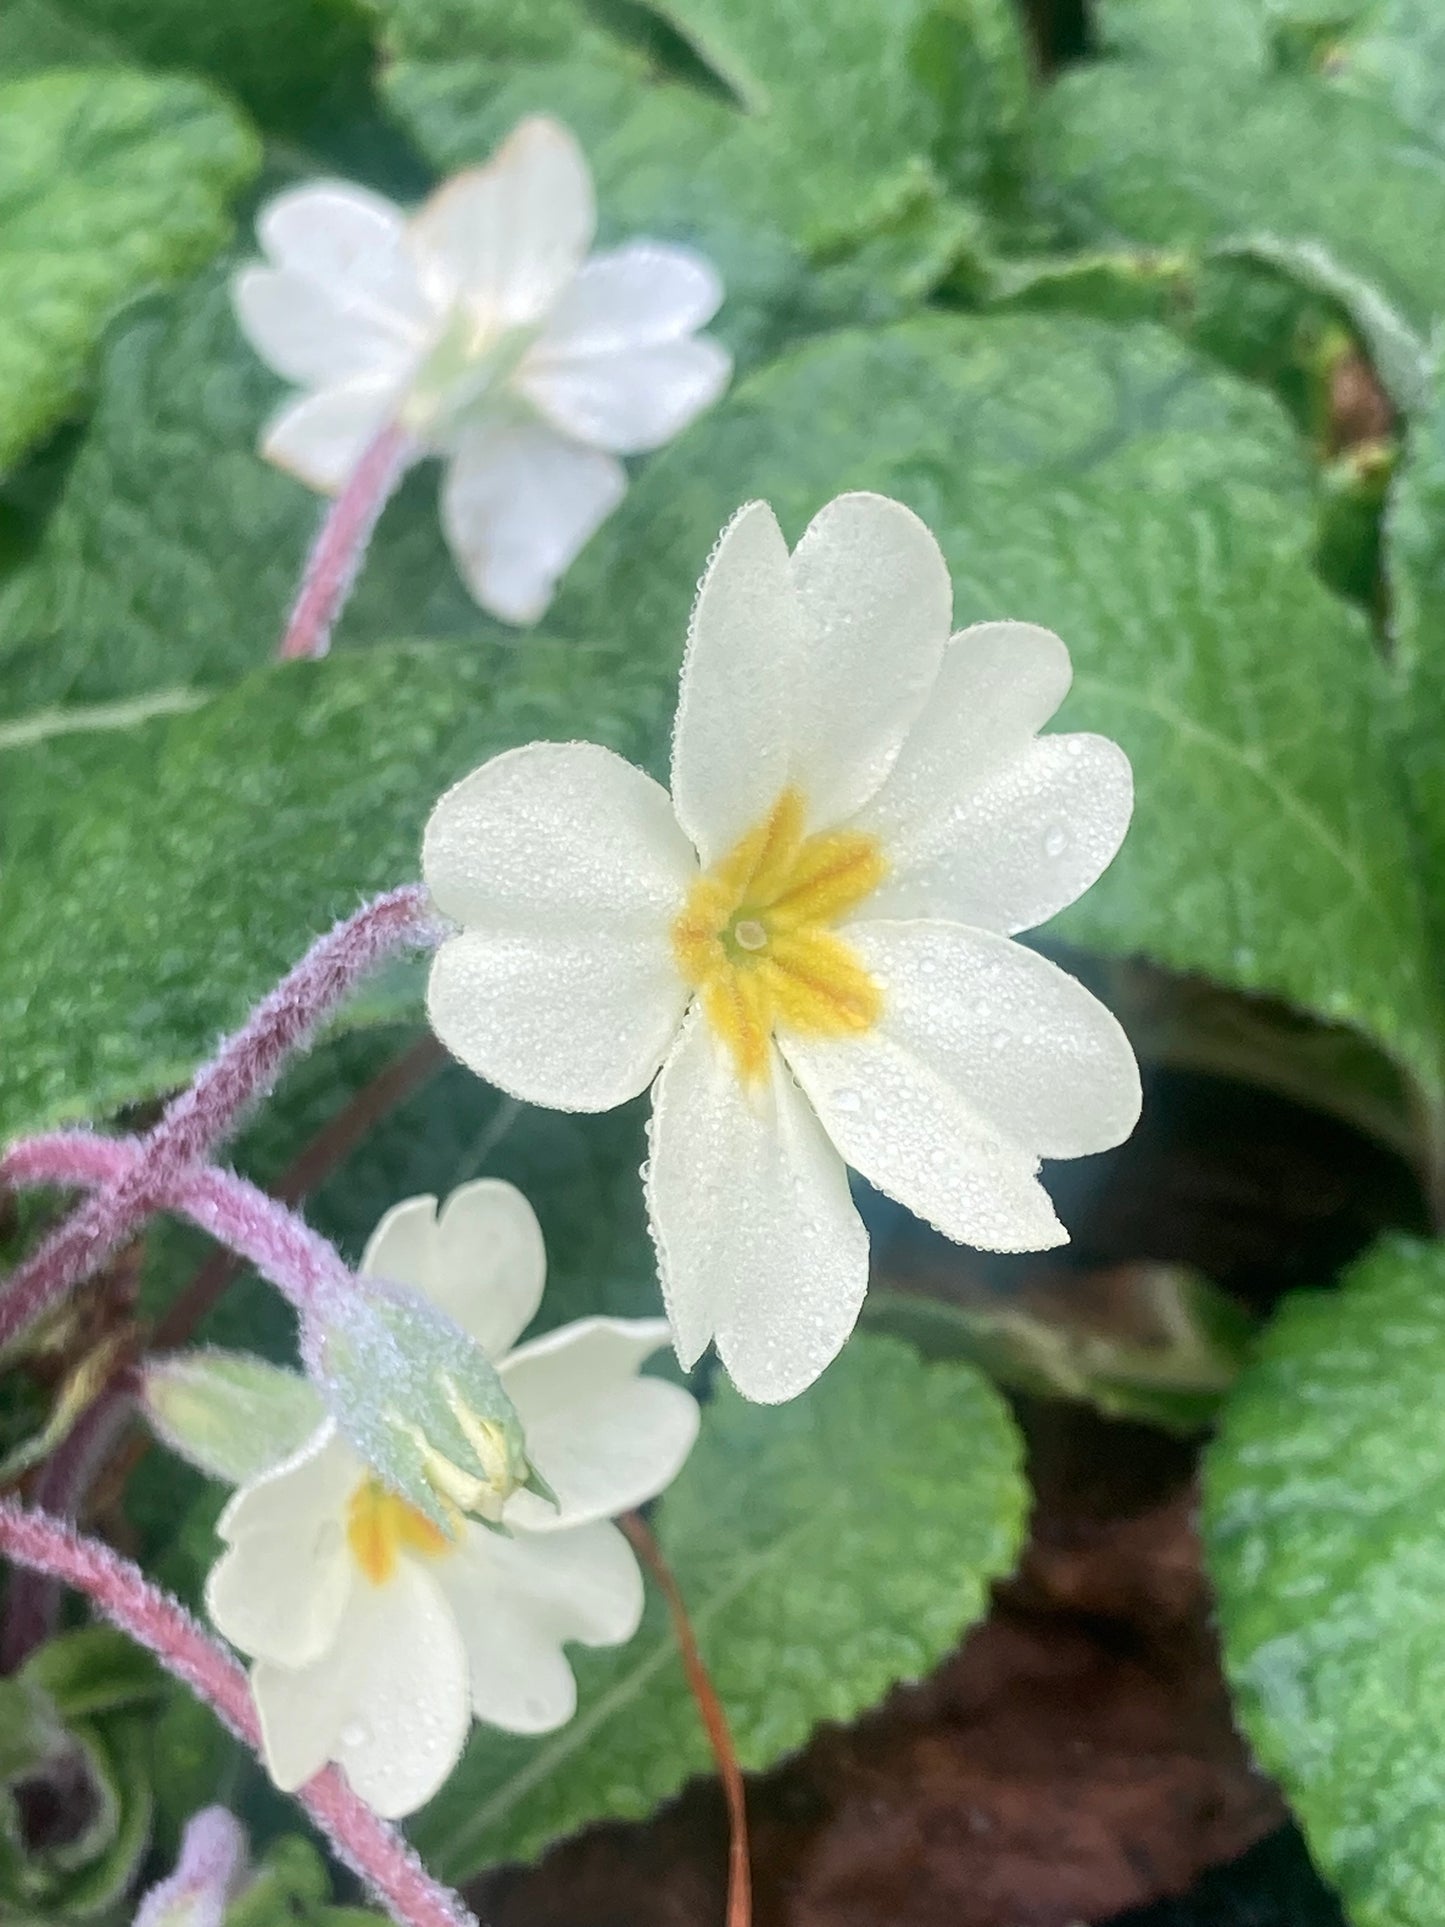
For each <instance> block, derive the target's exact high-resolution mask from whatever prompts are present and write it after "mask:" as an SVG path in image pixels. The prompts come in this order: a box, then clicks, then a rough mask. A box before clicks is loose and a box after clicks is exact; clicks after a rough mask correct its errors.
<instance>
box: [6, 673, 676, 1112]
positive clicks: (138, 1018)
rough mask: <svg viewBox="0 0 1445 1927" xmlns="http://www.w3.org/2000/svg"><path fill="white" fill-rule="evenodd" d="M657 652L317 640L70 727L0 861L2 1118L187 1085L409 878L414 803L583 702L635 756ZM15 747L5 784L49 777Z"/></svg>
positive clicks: (417, 826)
mask: <svg viewBox="0 0 1445 1927" xmlns="http://www.w3.org/2000/svg"><path fill="white" fill-rule="evenodd" d="M659 645H660V647H662V648H664V649H665V650H666V651H667V657H668V659H669V660H668V661H667V666H666V668H665V669H662V670H659V667H658V665H657V663H656V661H655V660H654V661H653V662H651V663H649V661H648V659H647V656H646V654H645V652H644V651H642V650H634V651H632V652H631V653H630V654H629V652H628V651H627V650H626V649H625V648H622V647H618V648H614V649H605V648H604V649H597V650H594V651H590V652H589V651H583V650H575V649H569V648H566V647H564V646H559V645H556V644H552V643H548V642H546V641H544V640H542V639H541V638H540V637H538V638H533V639H532V640H530V641H529V642H528V644H527V645H526V647H525V648H516V647H512V646H508V645H502V646H500V647H493V648H491V649H489V650H487V651H486V652H485V653H483V652H481V651H471V650H469V651H457V650H450V649H444V648H440V647H438V648H432V649H426V648H404V649H395V650H371V651H362V652H357V653H354V654H351V655H334V656H332V657H329V658H328V659H327V660H326V661H324V662H320V663H309V664H302V665H296V664H281V665H277V666H275V667H273V668H269V669H265V670H262V671H260V672H258V673H257V674H256V675H254V676H252V677H251V678H249V679H248V680H247V681H245V682H242V683H241V684H239V685H238V686H237V688H236V689H235V690H234V691H233V692H232V693H230V694H228V695H226V696H223V697H220V698H218V699H217V700H215V701H214V702H212V703H209V704H207V705H206V706H205V707H203V708H200V709H196V710H193V711H191V712H190V713H188V714H183V715H177V716H173V717H169V718H159V719H157V720H155V721H152V722H150V723H147V724H145V725H143V726H142V727H140V728H138V729H135V730H132V731H125V732H120V731H114V732H109V733H101V734H99V735H98V736H96V737H92V738H90V739H89V740H90V742H91V745H92V747H93V749H94V755H93V757H92V759H91V762H90V766H89V770H88V775H89V779H90V780H89V781H88V782H87V783H86V784H85V785H84V787H83V788H82V790H81V792H80V793H79V794H78V795H77V796H75V797H73V798H70V799H69V800H68V801H67V802H66V803H65V805H64V806H63V816H62V818H61V823H60V825H59V826H58V827H57V828H56V829H54V831H53V832H52V834H49V835H45V836H39V835H37V836H36V837H34V838H32V839H30V840H27V841H23V842H21V844H20V845H19V846H18V847H17V848H14V849H13V850H12V851H11V853H10V856H9V860H8V861H7V863H6V865H5V866H4V869H3V872H0V984H3V990H0V1030H3V1031H4V1034H5V1035H6V1037H7V1039H9V1040H10V1042H9V1043H8V1044H7V1049H6V1052H5V1055H4V1062H3V1064H0V1133H3V1134H5V1135H9V1134H10V1133H12V1132H18V1131H21V1130H24V1129H26V1128H33V1127H34V1126H36V1125H38V1124H40V1123H41V1122H42V1121H43V1120H60V1119H62V1118H76V1117H85V1116H100V1115H103V1114H104V1113H106V1112H108V1111H110V1110H112V1109H114V1108H115V1107H117V1106H118V1105H120V1104H122V1103H126V1102H129V1101H131V1100H133V1099H136V1098H139V1097H141V1096H144V1095H147V1094H149V1095H154V1094H157V1093H159V1092H161V1091H163V1090H165V1089H168V1088H170V1087H171V1086H173V1085H175V1084H178V1083H181V1082H184V1080H185V1079H186V1078H187V1077H188V1076H189V1075H190V1072H191V1070H192V1069H193V1067H194V1066H195V1064H196V1063H198V1062H199V1061H200V1060H201V1058H202V1057H204V1056H205V1055H206V1054H207V1053H208V1052H209V1050H210V1048H211V1046H212V1044H213V1043H214V1040H215V1037H216V1035H217V1034H218V1032H220V1031H222V1030H224V1029H226V1028H228V1027H231V1026H234V1025H235V1024H236V1023H237V1022H238V1021H239V1020H240V1019H241V1018H242V1017H243V1016H244V1014H245V1012H246V1010H247V1008H248V1007H249V1005H250V1003H251V1002H252V1001H253V1000H254V998H255V997H256V996H258V995H259V994H260V993H261V992H262V991H264V990H265V989H266V987H267V986H268V985H269V984H270V983H272V982H274V981H275V980H276V978H278V977H279V976H280V975H281V974H282V973H283V972H284V971H285V970H286V969H287V968H288V967H289V965H290V964H292V963H293V962H295V960H296V959H297V957H299V956H300V955H301V954H302V952H303V951H304V950H305V949H306V947H307V945H308V943H309V942H310V941H311V940H312V938H313V937H314V936H315V935H317V934H318V933H319V932H320V931H321V930H323V929H325V928H326V926H327V924H328V923H329V922H330V921H331V920H332V919H333V918H335V917H337V916H342V915H345V914H347V913H349V912H350V911H351V910H353V909H355V907H356V905H357V903H358V902H359V901H360V900H361V898H362V897H363V896H365V895H366V894H368V893H370V892H373V891H376V890H379V889H383V888H386V887H388V886H390V885H393V884H396V883H399V882H403V881H405V880H406V879H407V878H408V877H411V876H415V874H416V870H417V864H418V853H419V848H420V836H421V829H422V825H423V823H424V822H425V819H426V816H427V814H428V813H429V811H430V809H431V806H432V804H433V803H434V802H435V800H436V798H437V797H438V796H439V795H440V794H441V792H442V790H443V789H444V788H445V787H446V786H447V785H448V784H449V783H451V782H454V781H455V780H456V779H457V778H458V777H460V776H462V775H464V774H465V773H466V772H467V771H468V770H469V769H471V768H473V767H474V766H475V765H476V764H477V763H479V762H482V761H484V760H485V759H486V758H487V757H488V756H490V755H492V754H494V753H495V752H496V751H498V750H500V749H503V748H506V747H508V746H510V745H511V744H513V743H517V742H524V741H527V740H529V739H530V738H532V737H534V736H537V735H548V734H558V733H561V734H575V733H576V731H577V728H578V725H579V724H581V723H583V722H584V719H585V727H586V728H587V730H588V733H589V734H591V735H594V736H596V737H597V738H599V739H600V740H602V741H605V742H610V743H611V744H612V745H613V746H614V747H617V748H619V749H621V750H623V751H624V752H630V753H632V754H634V755H635V754H636V753H637V752H638V749H639V747H640V739H641V738H642V736H643V732H644V730H645V731H647V732H648V733H649V734H651V735H656V734H658V733H660V731H661V730H662V729H663V728H664V727H665V722H664V719H665V717H666V715H667V713H668V712H670V709H671V681H672V671H671V659H672V658H673V656H674V650H675V644H674V643H673V641H672V639H670V638H660V639H659ZM42 747H43V746H42ZM34 756H35V752H33V751H32V752H29V753H27V752H25V751H23V750H21V751H15V752H13V753H12V756H11V757H10V758H9V759H7V764H6V783H7V793H8V794H16V795H21V794H23V793H24V791H25V790H26V787H27V785H30V784H35V783H42V784H43V783H46V782H47V781H48V780H49V775H50V765H49V763H48V761H47V759H46V758H45V757H44V756H43V755H40V756H38V760H32V759H33V758H34ZM368 1015H369V1016H370V1018H371V1020H372V1021H375V1018H376V1015H377V1006H376V1004H375V1003H373V1004H372V1005H371V1006H370V1008H369V1011H368Z"/></svg>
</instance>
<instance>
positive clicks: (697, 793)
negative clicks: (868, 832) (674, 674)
mask: <svg viewBox="0 0 1445 1927" xmlns="http://www.w3.org/2000/svg"><path fill="white" fill-rule="evenodd" d="M810 646H811V632H810V630H809V628H808V623H807V619H806V617H805V616H804V614H803V608H802V604H801V602H800V600H799V597H798V592H797V590H796V588H795V587H794V585H793V571H792V564H791V562H790V560H789V557H788V545H787V543H786V542H785V541H784V540H783V532H782V530H781V529H780V528H779V527H778V521H777V517H776V516H775V515H774V514H773V511H772V510H771V509H770V508H769V507H768V505H767V503H766V502H749V503H748V505H747V506H746V508H741V509H739V510H738V512H737V514H736V515H735V516H734V517H733V519H732V521H731V522H729V524H728V525H727V527H726V528H725V529H724V530H723V532H722V534H721V536H720V537H719V538H718V544H717V547H716V548H715V549H714V550H713V552H712V556H711V558H710V559H709V562H708V565H707V569H706V571H705V573H704V575H703V578H702V582H701V585H700V586H699V588H698V592H697V601H696V602H695V603H694V605H693V611H692V621H691V623H690V625H689V628H688V637H687V653H686V655H685V656H684V658H683V664H682V675H681V680H680V682H679V686H678V696H677V721H676V723H675V725H674V728H673V739H672V799H673V804H674V807H675V808H676V810H677V817H678V821H679V822H680V823H681V824H682V826H683V828H684V829H685V830H686V831H687V833H688V835H689V836H690V837H691V838H692V840H693V843H694V844H695V845H696V847H697V852H698V855H699V856H700V857H701V858H702V861H703V863H704V864H705V865H707V864H712V863H714V862H716V861H717V860H718V858H719V857H721V856H723V855H724V854H725V853H726V852H727V851H728V850H730V849H731V848H732V847H733V845H734V844H735V843H736V842H737V841H738V840H739V838H741V837H742V836H743V835H744V834H745V833H746V832H747V831H748V830H750V829H752V828H753V826H754V825H755V824H757V823H760V822H761V821H762V820H763V818H764V817H765V816H766V815H767V813H768V811H769V810H770V809H771V808H772V807H773V805H774V803H776V801H777V799H778V796H779V794H780V792H781V791H782V790H783V788H784V787H785V785H786V784H787V781H788V776H789V770H790V765H791V759H792V748H793V728H792V715H793V708H794V704H795V702H796V700H797V692H798V688H799V686H800V684H801V682H802V678H803V666H804V662H805V660H806V657H807V654H808V651H809V648H810Z"/></svg>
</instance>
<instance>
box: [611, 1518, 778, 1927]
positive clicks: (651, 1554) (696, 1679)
mask: <svg viewBox="0 0 1445 1927" xmlns="http://www.w3.org/2000/svg"><path fill="white" fill-rule="evenodd" d="M617 1523H618V1524H619V1525H620V1526H621V1527H622V1530H623V1531H624V1532H625V1533H626V1534H627V1537H628V1539H629V1540H630V1541H631V1543H632V1548H633V1550H634V1552H636V1554H637V1556H638V1558H639V1559H641V1561H642V1563H643V1564H644V1565H645V1566H646V1567H647V1570H648V1571H649V1572H650V1573H651V1574H652V1576H653V1578H654V1579H655V1580H656V1581H657V1583H658V1585H659V1587H660V1588H661V1590H662V1596H663V1598H664V1599H666V1601H667V1606H668V1611H669V1612H670V1613H671V1614H672V1628H673V1632H674V1634H675V1636H676V1638H677V1645H678V1651H679V1652H680V1653H681V1655H682V1664H683V1670H684V1671H685V1672H686V1674H687V1683H688V1685H689V1686H690V1687H691V1689H692V1696H693V1698H694V1699H695V1700H696V1701H697V1710H698V1712H699V1713H700V1714H701V1715H702V1723H703V1726H704V1727H705V1728H706V1730H707V1737H708V1744H709V1745H710V1746H711V1747H712V1752H713V1758H714V1759H715V1760H716V1761H717V1770H718V1778H719V1779H720V1780H721V1781H722V1789H723V1798H724V1799H725V1800H726V1802H727V1810H728V1908H727V1927H752V1920H753V1877H752V1866H751V1862H750V1860H749V1856H748V1804H747V1790H746V1788H745V1786H744V1784H743V1774H742V1768H741V1767H740V1766H739V1765H738V1756H737V1754H736V1752H735V1751H734V1750H733V1736H732V1730H731V1728H730V1727H729V1726H728V1716H727V1714H726V1713H725V1712H724V1711H723V1704H722V1701H721V1700H720V1699H719V1698H718V1696H717V1689H716V1687H715V1686H714V1685H713V1683H712V1679H711V1677H710V1676H709V1673H708V1670H707V1667H706V1666H705V1665H704V1664H703V1658H702V1654H701V1653H700V1652H699V1651H698V1649H697V1639H696V1637H695V1636H694V1633H693V1630H692V1621H691V1620H690V1619H689V1618H688V1614H687V1602H686V1601H685V1600H684V1598H683V1596H682V1591H681V1589H680V1587H679V1586H678V1583H677V1581H676V1579H675V1578H674V1577H673V1574H672V1568H671V1567H670V1566H669V1565H668V1563H667V1561H666V1559H664V1558H663V1556H662V1548H661V1547H660V1546H659V1545H658V1543H657V1541H656V1539H654V1538H653V1536H652V1532H651V1529H650V1528H649V1526H648V1525H647V1523H646V1521H645V1520H644V1519H643V1518H642V1516H641V1514H640V1513H636V1512H629V1513H627V1514H625V1515H624V1517H622V1518H621V1519H619V1520H618V1522H617Z"/></svg>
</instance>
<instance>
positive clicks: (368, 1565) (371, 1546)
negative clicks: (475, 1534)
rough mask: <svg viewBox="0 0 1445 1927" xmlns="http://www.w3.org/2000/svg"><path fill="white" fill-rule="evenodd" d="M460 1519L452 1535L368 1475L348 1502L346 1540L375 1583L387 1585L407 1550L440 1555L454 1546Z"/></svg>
mask: <svg viewBox="0 0 1445 1927" xmlns="http://www.w3.org/2000/svg"><path fill="white" fill-rule="evenodd" d="M460 1530H461V1521H460V1519H458V1521H457V1524H456V1528H455V1530H454V1531H453V1532H452V1534H451V1535H450V1536H448V1534H446V1533H445V1532H443V1531H442V1529H441V1527H440V1526H436V1525H433V1524H432V1522H431V1520H430V1519H428V1518H427V1517H426V1516H425V1514H423V1513H420V1512H418V1511H417V1509H416V1507H415V1506H412V1505H408V1504H407V1502H406V1500H405V1499H402V1498H398V1496H397V1495H396V1493H395V1492H390V1491H388V1490H387V1488H386V1487H385V1486H384V1485H383V1484H382V1483H381V1481H380V1479H377V1478H372V1477H370V1476H368V1477H366V1478H364V1479H363V1480H362V1481H361V1483H360V1485H358V1486H357V1488H356V1490H355V1491H354V1492H353V1493H352V1495H351V1498H350V1499H349V1500H348V1502H347V1506H346V1542H347V1544H348V1545H349V1546H350V1548H351V1556H352V1558H353V1559H354V1560H355V1561H356V1563H357V1565H358V1566H359V1567H360V1568H361V1571H362V1572H363V1573H364V1574H365V1576H366V1577H367V1578H368V1579H369V1580H370V1581H371V1583H372V1585H373V1586H384V1585H385V1584H386V1582H387V1580H388V1579H390V1578H391V1577H392V1575H393V1574H394V1573H395V1571H396V1568H397V1561H398V1560H399V1558H400V1556H401V1554H402V1553H403V1552H416V1553H420V1554H421V1555H422V1556H423V1557H424V1558H427V1559H437V1558H440V1557H442V1556H443V1555H444V1554H446V1553H448V1552H451V1551H453V1550H454V1546H455V1540H456V1538H457V1535H458V1534H459V1532H460Z"/></svg>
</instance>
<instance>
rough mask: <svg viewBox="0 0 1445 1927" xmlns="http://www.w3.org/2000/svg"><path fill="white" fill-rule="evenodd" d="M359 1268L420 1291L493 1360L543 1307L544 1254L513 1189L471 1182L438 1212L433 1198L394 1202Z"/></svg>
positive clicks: (532, 1219) (527, 1208)
mask: <svg viewBox="0 0 1445 1927" xmlns="http://www.w3.org/2000/svg"><path fill="white" fill-rule="evenodd" d="M361 1269H362V1270H363V1271H364V1272H366V1273H367V1274H368V1275H369V1276H371V1277H374V1278H389V1279H391V1280H392V1282H393V1283H395V1284H402V1285H410V1286H411V1287H412V1289H413V1290H414V1291H419V1292H422V1293H423V1294H424V1295H425V1296H426V1297H428V1298H429V1299H430V1300H431V1302H432V1303H433V1304H434V1305H437V1306H439V1307H440V1308H441V1309H442V1310H443V1311H444V1312H445V1313H446V1314H447V1316H448V1317H449V1318H453V1319H455V1320H456V1322H457V1324H458V1325H460V1326H461V1328H462V1330H463V1331H464V1332H467V1333H468V1334H469V1335H470V1336H471V1337H472V1338H474V1339H475V1340H476V1341H477V1343H478V1344H479V1345H480V1346H481V1348H482V1350H483V1351H484V1352H485V1353H486V1354H487V1356H488V1358H491V1359H499V1358H501V1357H502V1356H503V1355H504V1354H505V1353H506V1352H507V1350H508V1349H509V1347H510V1346H512V1345H513V1344H514V1343H515V1342H516V1340H517V1339H518V1338H519V1337H520V1336H521V1334H522V1332H523V1331H525V1330H526V1328H527V1326H528V1325H529V1324H530V1323H531V1322H532V1319H533V1317H534V1316H535V1314H536V1310H537V1307H538V1305H540V1304H541V1302H542V1286H543V1284H544V1282H545V1280H546V1276H547V1253H546V1250H545V1248H544V1246H543V1244H542V1227H541V1226H540V1225H539V1224H538V1222H537V1214H536V1212H535V1211H534V1210H533V1209H532V1207H531V1205H530V1204H528V1202H527V1200H526V1199H525V1198H524V1197H523V1196H522V1193H521V1192H520V1191H519V1190H518V1189H517V1187H516V1185H514V1184H508V1183H506V1182H505V1181H504V1180H503V1179H501V1178H477V1179H475V1180H474V1181H473V1182H472V1183H471V1184H464V1185H462V1186H460V1187H459V1189H457V1190H455V1191H453V1192H452V1194H451V1196H450V1197H449V1198H448V1199H447V1201H446V1203H445V1204H444V1205H443V1206H442V1208H441V1211H440V1213H439V1212H438V1211H437V1201H436V1199H435V1198H432V1197H423V1198H407V1199H405V1200H404V1201H403V1202H402V1203H401V1204H395V1205H393V1206H392V1208H391V1210H390V1211H388V1212H387V1214H386V1216H385V1217H384V1218H383V1219H382V1220H381V1223H380V1224H379V1225H378V1226H377V1227H376V1229H375V1231H373V1232H372V1234H371V1237H370V1238H369V1239H368V1241H367V1246H366V1252H365V1255H364V1256H363V1258H362V1261H361Z"/></svg>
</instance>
